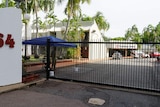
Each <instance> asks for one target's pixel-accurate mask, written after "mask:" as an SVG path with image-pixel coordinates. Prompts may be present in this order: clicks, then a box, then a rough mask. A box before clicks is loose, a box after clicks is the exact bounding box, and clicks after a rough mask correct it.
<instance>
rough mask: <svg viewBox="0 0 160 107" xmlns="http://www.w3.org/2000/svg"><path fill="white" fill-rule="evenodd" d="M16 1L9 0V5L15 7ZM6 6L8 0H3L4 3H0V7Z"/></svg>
mask: <svg viewBox="0 0 160 107" xmlns="http://www.w3.org/2000/svg"><path fill="white" fill-rule="evenodd" d="M15 6H16V3H15V1H14V0H8V7H15ZM5 7H6V0H2V3H1V4H0V8H5Z"/></svg>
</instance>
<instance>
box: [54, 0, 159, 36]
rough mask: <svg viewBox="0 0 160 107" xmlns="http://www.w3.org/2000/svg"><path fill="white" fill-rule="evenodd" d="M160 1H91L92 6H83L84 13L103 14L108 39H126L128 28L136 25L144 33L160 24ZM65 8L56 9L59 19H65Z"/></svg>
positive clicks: (58, 7)
mask: <svg viewBox="0 0 160 107" xmlns="http://www.w3.org/2000/svg"><path fill="white" fill-rule="evenodd" d="M159 4H160V0H91V3H90V5H88V4H83V5H82V6H81V9H82V13H83V14H86V15H88V16H94V15H95V14H96V13H97V12H98V11H100V12H102V14H103V15H104V17H105V19H106V20H107V22H109V23H110V28H109V30H108V31H107V32H106V33H105V35H106V36H108V37H119V36H121V37H124V35H125V33H126V31H127V29H128V28H131V27H132V26H133V25H134V24H135V25H136V26H137V28H138V29H139V32H140V33H142V31H143V28H144V27H147V26H148V25H149V24H152V25H153V26H156V25H157V24H158V23H159V22H160V12H159V11H160V6H159ZM64 6H65V5H58V6H56V7H55V14H56V15H57V17H58V18H60V19H61V18H64V17H65V16H64V12H63V11H64V10H63V9H64Z"/></svg>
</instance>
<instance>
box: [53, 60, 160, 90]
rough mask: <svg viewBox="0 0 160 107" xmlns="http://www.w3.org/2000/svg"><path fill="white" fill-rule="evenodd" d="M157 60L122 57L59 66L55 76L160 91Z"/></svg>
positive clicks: (159, 73) (159, 70)
mask: <svg viewBox="0 0 160 107" xmlns="http://www.w3.org/2000/svg"><path fill="white" fill-rule="evenodd" d="M155 60H156V59H154V58H144V59H143V58H142V59H122V60H103V61H96V62H89V63H83V64H77V65H74V66H69V67H63V68H58V69H57V70H56V72H55V77H56V78H62V79H70V80H78V81H85V82H93V83H100V84H108V85H116V86H125V87H132V88H140V89H149V90H156V91H160V79H159V78H160V69H159V68H160V63H157V62H155ZM75 68H78V70H75Z"/></svg>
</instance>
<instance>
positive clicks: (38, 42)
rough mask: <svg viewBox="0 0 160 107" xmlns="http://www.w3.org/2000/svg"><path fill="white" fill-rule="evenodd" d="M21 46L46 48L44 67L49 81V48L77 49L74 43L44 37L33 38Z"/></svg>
mask: <svg viewBox="0 0 160 107" xmlns="http://www.w3.org/2000/svg"><path fill="white" fill-rule="evenodd" d="M48 40H49V43H48ZM22 44H24V45H41V46H47V65H46V78H47V79H49V70H50V46H54V47H57V46H60V47H77V46H76V44H74V43H67V41H64V40H62V39H59V38H56V37H54V36H44V37H39V38H33V39H30V40H25V41H23V42H22ZM48 44H49V45H48ZM54 52H55V51H54ZM54 59H55V56H54ZM55 63H56V62H54V67H55ZM54 69H55V68H54Z"/></svg>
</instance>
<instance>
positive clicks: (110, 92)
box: [0, 80, 160, 107]
mask: <svg viewBox="0 0 160 107" xmlns="http://www.w3.org/2000/svg"><path fill="white" fill-rule="evenodd" d="M118 90H120V89H116V88H113V87H105V86H98V85H90V84H82V83H75V82H65V81H57V80H49V81H45V82H43V83H41V84H37V85H33V86H31V87H27V88H22V89H19V90H15V91H10V92H6V93H3V94H1V95H0V99H1V100H0V104H1V106H2V107H159V105H160V94H157V93H153V92H152V93H149V92H145V91H142V92H140V91H136V90H132V92H131V90H130V92H127V90H125V91H124V90H123V91H118ZM90 98H99V99H103V100H105V103H104V104H103V105H94V104H90V103H88V100H89V99H90Z"/></svg>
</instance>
